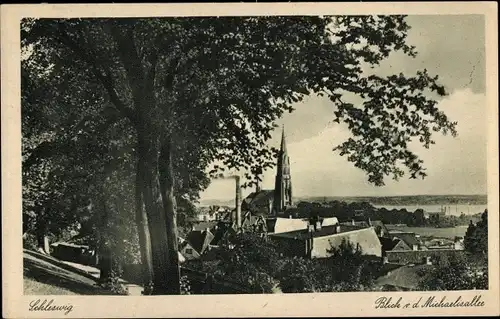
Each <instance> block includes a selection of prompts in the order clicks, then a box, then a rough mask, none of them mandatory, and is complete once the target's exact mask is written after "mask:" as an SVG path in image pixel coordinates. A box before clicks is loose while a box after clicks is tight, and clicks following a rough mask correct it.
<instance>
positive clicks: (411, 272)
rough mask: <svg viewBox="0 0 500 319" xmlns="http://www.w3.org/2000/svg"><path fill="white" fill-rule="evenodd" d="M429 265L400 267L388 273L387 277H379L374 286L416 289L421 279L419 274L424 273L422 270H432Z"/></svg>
mask: <svg viewBox="0 0 500 319" xmlns="http://www.w3.org/2000/svg"><path fill="white" fill-rule="evenodd" d="M432 268H433V267H432V266H430V265H416V266H413V267H411V266H402V267H400V268H397V269H394V270H392V271H390V272H389V273H388V274H387V275H385V276H383V277H379V278H378V279H376V280H375V285H377V286H383V285H391V286H395V287H401V288H406V289H416V288H417V287H418V285H419V283H420V282H421V281H422V279H423V277H421V276H420V273H425V272H424V271H423V270H427V269H432Z"/></svg>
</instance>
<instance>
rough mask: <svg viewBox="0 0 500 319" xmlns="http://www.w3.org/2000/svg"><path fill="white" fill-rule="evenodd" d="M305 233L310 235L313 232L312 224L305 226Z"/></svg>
mask: <svg viewBox="0 0 500 319" xmlns="http://www.w3.org/2000/svg"><path fill="white" fill-rule="evenodd" d="M307 231H308V232H310V233H312V232H314V225H313V224H308V225H307Z"/></svg>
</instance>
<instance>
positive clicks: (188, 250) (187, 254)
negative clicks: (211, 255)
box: [179, 237, 200, 261]
mask: <svg viewBox="0 0 500 319" xmlns="http://www.w3.org/2000/svg"><path fill="white" fill-rule="evenodd" d="M179 253H180V254H181V255H182V258H183V259H184V260H194V259H199V258H200V253H198V252H197V251H196V250H195V249H194V248H193V246H191V244H190V243H189V242H188V241H187V240H185V239H183V238H181V237H179ZM179 261H180V260H179Z"/></svg>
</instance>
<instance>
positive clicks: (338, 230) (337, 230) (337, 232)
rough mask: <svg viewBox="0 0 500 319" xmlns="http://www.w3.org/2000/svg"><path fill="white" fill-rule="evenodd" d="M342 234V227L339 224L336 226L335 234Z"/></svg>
mask: <svg viewBox="0 0 500 319" xmlns="http://www.w3.org/2000/svg"><path fill="white" fill-rule="evenodd" d="M339 233H340V225H339V224H337V225H335V234H339Z"/></svg>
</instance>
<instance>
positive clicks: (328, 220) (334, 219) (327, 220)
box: [321, 217, 339, 227]
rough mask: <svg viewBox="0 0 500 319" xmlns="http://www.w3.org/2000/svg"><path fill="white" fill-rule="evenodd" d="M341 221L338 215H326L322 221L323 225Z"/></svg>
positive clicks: (331, 224)
mask: <svg viewBox="0 0 500 319" xmlns="http://www.w3.org/2000/svg"><path fill="white" fill-rule="evenodd" d="M338 223H339V220H338V219H337V217H325V218H323V220H322V221H321V226H322V227H326V226H333V225H336V224H338Z"/></svg>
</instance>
